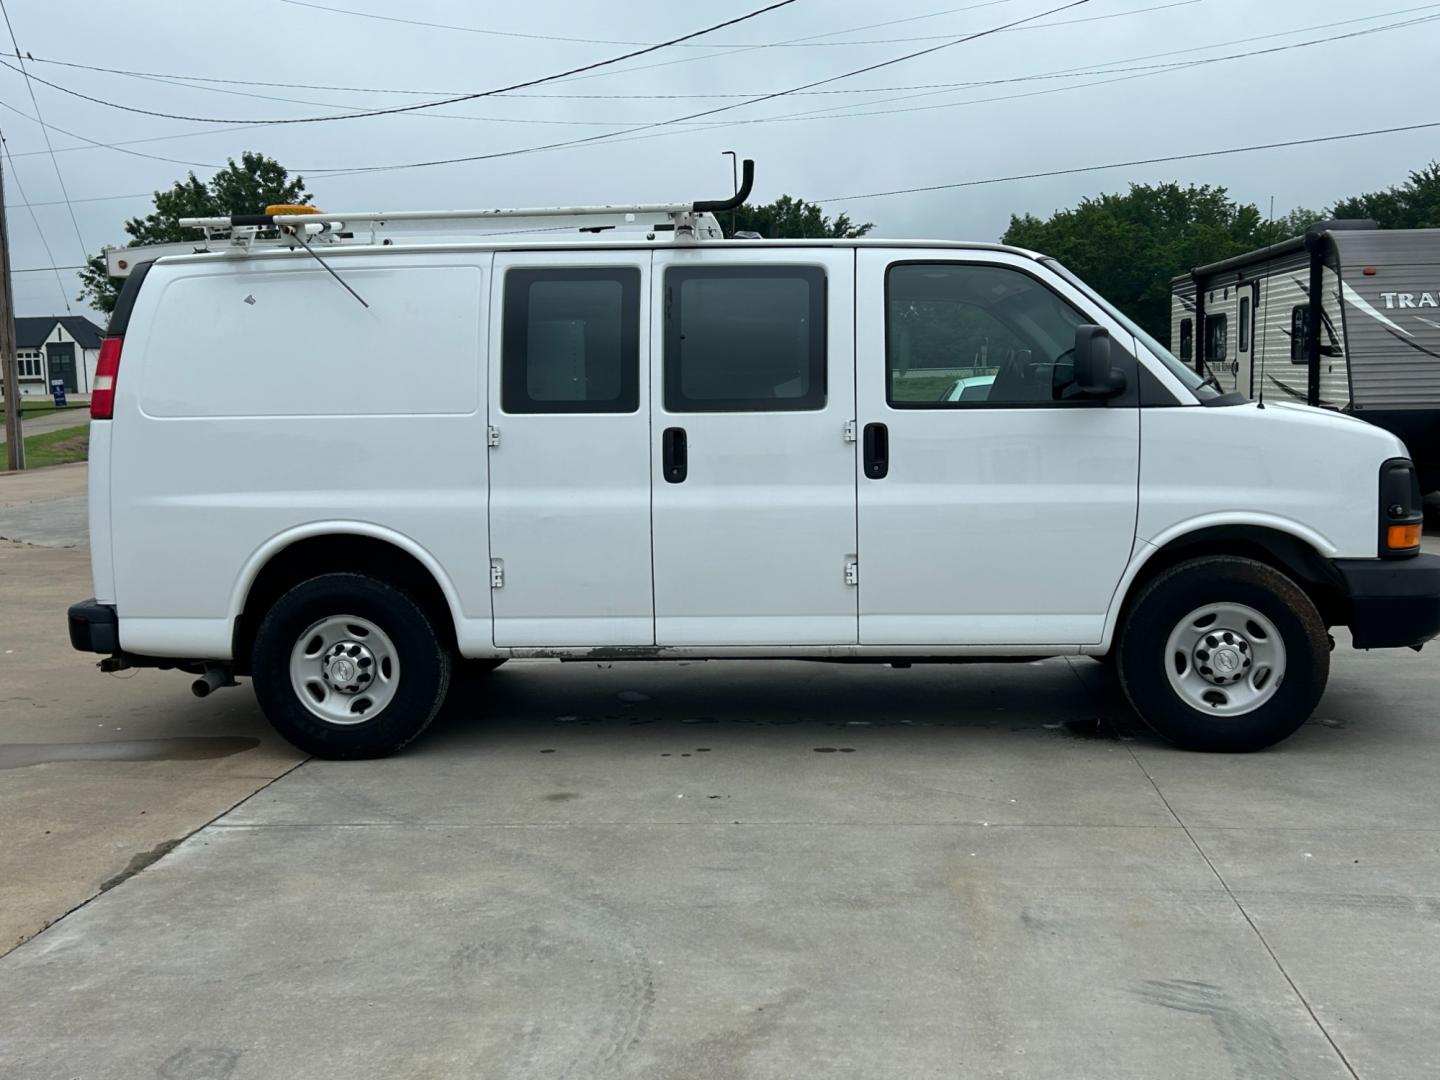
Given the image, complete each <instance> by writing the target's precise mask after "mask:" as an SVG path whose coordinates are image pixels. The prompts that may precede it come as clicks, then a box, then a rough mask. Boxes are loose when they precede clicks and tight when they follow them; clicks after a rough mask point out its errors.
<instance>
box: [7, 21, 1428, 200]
mask: <svg viewBox="0 0 1440 1080" xmlns="http://www.w3.org/2000/svg"><path fill="white" fill-rule="evenodd" d="M1436 7H1440V4H1435V3H1432V4H1424V5H1417V6H1414V7H1410V8H1403V9H1398V10H1395V11H1389V12H1383V13H1380V14H1379V15H1375V16H1366V17H1364V18H1360V19H1347V20H1341V21H1338V22H1331V23H1321V24H1317V25H1314V26H1309V27H1297V28H1293V29H1291V30H1285V31H1279V32H1275V33H1269V34H1262V35H1256V36H1253V37H1249V38H1239V39H1233V40H1231V41H1226V42H1216V43H1213V44H1210V45H1201V46H1192V47H1189V48H1186V49H1175V50H1169V51H1167V52H1162V53H1154V54H1148V55H1146V56H1139V57H1129V58H1126V59H1124V60H1115V61H1108V62H1107V64H1108V65H1109V66H1110V67H1111V68H1112V69H1114V70H1116V71H1124V70H1133V69H1123V68H1114V65H1117V64H1124V63H1129V62H1132V61H1135V60H1145V59H1152V58H1156V57H1163V56H1171V55H1181V54H1184V53H1193V52H1199V51H1205V50H1208V49H1215V48H1223V47H1225V46H1227V45H1236V44H1242V43H1245V42H1249V41H1259V40H1266V39H1270V38H1275V37H1282V36H1288V35H1291V34H1296V33H1302V32H1305V31H1307V30H1316V29H1324V28H1328V27H1333V26H1343V25H1352V24H1354V23H1356V22H1368V21H1372V20H1373V19H1375V18H1384V17H1387V16H1390V15H1396V14H1406V13H1409V12H1414V11H1425V10H1433V9H1434V8H1436ZM1420 21H1426V20H1413V22H1420ZM1398 25H1409V24H1392V25H1391V26H1385V27H1374V28H1369V29H1367V30H1365V31H1361V32H1360V33H1370V32H1379V31H1381V30H1386V29H1392V28H1394V27H1395V26H1398ZM1349 36H1355V35H1337V36H1335V37H1331V38H1323V39H1317V40H1315V41H1308V42H1294V43H1290V44H1289V45H1287V46H1283V47H1282V48H1299V47H1303V46H1308V45H1312V44H1318V43H1319V42H1321V41H1331V40H1338V39H1339V38H1343V37H1349ZM1270 51H1278V50H1256V51H1255V52H1254V53H1240V54H1231V55H1228V56H1225V57H1206V58H1201V59H1199V60H1196V61H1188V62H1183V63H1179V64H1175V65H1153V67H1155V68H1157V69H1158V70H1142V71H1141V74H1140V75H1130V76H1126V77H1125V78H1123V79H1106V80H1098V81H1095V82H1090V83H1083V84H1079V85H1074V86H1067V87H1060V88H1056V89H1052V90H1048V91H1040V92H1038V93H1031V94H1017V95H1006V96H1001V97H987V98H978V99H969V100H966V101H959V102H946V103H943V104H941V105H935V106H925V107H922V108H927V109H933V108H953V107H960V106H964V105H971V104H985V103H989V102H994V101H1005V100H1013V99H1015V98H1024V97H1033V96H1039V94H1044V93H1056V92H1061V91H1065V90H1074V89H1083V88H1086V87H1089V86H1097V85H1105V84H1108V83H1112V82H1120V81H1127V79H1129V78H1139V77H1144V76H1145V75H1151V74H1163V73H1165V72H1166V71H1173V70H1177V69H1183V68H1184V67H1189V66H1195V65H1198V64H1204V63H1211V62H1218V61H1220V60H1229V59H1236V58H1239V57H1242V56H1249V55H1255V54H1258V53H1263V52H1270ZM1105 73H1107V72H1105V71H1104V70H1102V69H1095V70H1091V71H1083V70H1079V69H1070V70H1068V71H1056V72H1045V73H1040V74H1035V75H1028V76H1014V77H1011V78H1010V79H1001V80H986V81H985V82H983V83H977V84H939V85H940V86H941V87H946V88H948V87H949V86H950V85H956V86H967V85H993V84H996V83H1003V82H1023V81H1028V80H1032V79H1046V78H1059V77H1070V76H1079V75H1085V74H1105ZM893 89H904V88H903V87H895V88H893ZM784 93H785V92H784V91H779V92H777V96H778V95H779V94H784ZM761 96H764V95H761ZM915 96H921V97H923V96H926V95H923V94H921V95H915ZM892 100H904V99H903V98H897V99H892ZM881 104H883V102H882V103H881ZM0 106H3V107H5V108H9V109H11V110H12V111H15V112H17V113H18V114H19V115H21V116H25V115H26V114H24V113H23V112H20V111H19V110H15V109H13V107H12V106H9V105H6V104H5V103H4V102H0ZM904 111H913V110H876V111H874V112H873V113H853V114H849V115H880V114H885V113H893V112H904ZM844 115H846V114H839V115H837V117H836V118H840V117H841V116H844ZM820 118H824V117H823V115H822V114H790V115H788V116H782V117H773V118H772V117H759V118H753V119H749V120H737V121H731V122H729V123H728V124H720V125H716V126H717V127H721V126H735V125H739V124H749V123H763V122H769V121H772V120H774V121H782V120H803V119H820ZM28 119H31V120H32V121H33V120H34V118H33V117H28ZM662 123H664V122H662ZM56 130H59V131H61V132H62V133H64V134H68V135H71V136H72V137H74V138H77V139H80V140H81V141H83V142H86V143H87V144H89V145H88V147H71V148H66V149H70V150H78V149H87V148H107V149H114V150H117V151H119V152H121V153H131V154H135V155H136V156H139V157H145V158H151V159H154V160H162V161H169V162H175V163H178V164H187V165H195V166H201V167H206V168H216V169H218V168H223V166H220V165H213V164H209V163H203V162H189V161H184V160H182V159H175V158H164V157H158V156H157V155H150V154H141V153H138V152H136V151H129V150H126V149H124V144H118V143H117V144H110V143H103V142H99V141H97V140H93V139H88V138H87V137H85V136H82V135H79V134H77V133H75V132H68V131H65V129H63V128H57V129H56ZM222 130H223V129H222ZM235 130H248V129H247V128H244V127H240V128H236V129H235ZM632 130H636V129H632ZM209 133H213V132H188V133H184V134H181V135H173V136H163V135H162V136H151V137H149V138H146V139H137V140H130V142H154V141H163V140H167V139H172V138H185V137H190V136H193V135H198V134H209ZM661 134H664V132H657V133H656V134H651V135H635V136H632V138H642V139H644V138H655V137H657V135H661ZM585 141H587V140H575V141H574V142H585ZM616 141H622V142H623V141H631V139H619V138H617V139H616ZM555 145H564V144H555ZM532 149H533V148H532ZM43 152H44V151H32V153H43ZM62 152H64V151H63V150H62ZM526 152H531V151H530V150H526V149H521V150H517V151H506V152H502V153H501V154H500V155H498V156H505V155H506V154H512V153H526ZM20 156H25V155H24V154H22V155H20ZM463 160H476V159H463ZM403 167H407V166H382V167H378V168H380V169H384V168H403ZM295 171H296V172H305V173H310V174H311V175H325V174H329V175H343V174H348V173H350V172H353V171H370V170H349V169H296V170H295ZM145 197H148V194H147V193H139V192H137V193H134V194H130V195H122V196H101V197H99V200H104V199H111V198H117V199H118V198H145ZM76 201H98V200H76ZM40 205H47V204H40Z"/></svg>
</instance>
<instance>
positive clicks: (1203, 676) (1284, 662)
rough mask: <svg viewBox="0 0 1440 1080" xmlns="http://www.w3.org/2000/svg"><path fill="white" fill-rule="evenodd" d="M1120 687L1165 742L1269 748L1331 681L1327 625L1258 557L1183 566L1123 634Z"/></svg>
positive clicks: (1170, 573)
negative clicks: (1256, 558)
mask: <svg viewBox="0 0 1440 1080" xmlns="http://www.w3.org/2000/svg"><path fill="white" fill-rule="evenodd" d="M1119 669H1120V682H1121V685H1122V686H1123V687H1124V688H1125V694H1126V696H1127V697H1128V698H1129V699H1130V703H1131V704H1132V705H1133V706H1134V707H1135V711H1136V712H1137V713H1139V715H1140V718H1141V719H1142V720H1144V721H1145V723H1146V724H1148V725H1149V726H1150V727H1151V728H1153V729H1154V730H1155V731H1156V732H1157V733H1158V734H1160V735H1163V736H1164V737H1165V738H1167V739H1169V740H1170V741H1171V742H1173V743H1175V744H1177V745H1179V746H1183V747H1186V748H1187V749H1192V750H1214V751H1230V752H1245V751H1251V750H1261V749H1264V748H1265V747H1267V746H1272V745H1274V744H1275V743H1277V742H1279V741H1280V740H1282V739H1284V738H1286V737H1287V736H1289V735H1291V734H1293V733H1294V732H1295V731H1296V730H1297V729H1299V727H1300V725H1302V724H1303V723H1305V721H1306V720H1308V719H1309V718H1310V714H1311V713H1312V712H1313V711H1314V709H1315V706H1316V705H1317V704H1318V703H1319V701H1320V696H1321V695H1322V694H1323V693H1324V692H1325V684H1326V681H1327V680H1328V679H1329V675H1330V646H1329V639H1328V637H1327V636H1326V633H1325V624H1324V622H1323V621H1322V620H1321V618H1320V614H1319V612H1317V611H1316V610H1315V605H1314V604H1313V603H1312V602H1311V600H1310V598H1309V597H1308V596H1306V595H1305V593H1304V591H1302V590H1301V589H1300V588H1299V586H1297V585H1296V584H1295V583H1294V582H1293V581H1291V580H1290V579H1289V578H1288V577H1286V576H1285V575H1284V574H1281V573H1280V572H1279V571H1277V570H1275V569H1273V568H1272V567H1270V566H1267V565H1265V564H1264V563H1261V562H1257V561H1255V560H1254V559H1246V558H1240V557H1237V556H1229V555H1222V556H1210V557H1206V558H1200V559H1194V560H1191V561H1190V562H1185V563H1181V564H1179V565H1178V566H1174V567H1171V568H1170V569H1168V570H1165V571H1164V572H1162V573H1160V574H1159V575H1157V576H1156V577H1155V578H1154V580H1152V581H1150V582H1149V583H1147V584H1146V585H1145V586H1144V587H1143V589H1142V590H1141V592H1140V594H1139V596H1138V597H1137V598H1136V600H1135V604H1134V606H1133V607H1132V608H1131V611H1130V615H1129V618H1128V619H1127V620H1126V623H1125V626H1124V627H1123V629H1122V631H1121V636H1120V644H1119Z"/></svg>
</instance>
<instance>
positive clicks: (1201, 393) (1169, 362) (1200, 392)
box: [1043, 259, 1220, 401]
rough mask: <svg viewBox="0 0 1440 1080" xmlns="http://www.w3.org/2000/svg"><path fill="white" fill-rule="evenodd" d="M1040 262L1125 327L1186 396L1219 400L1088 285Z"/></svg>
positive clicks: (1055, 265) (1054, 264) (1061, 268)
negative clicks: (1167, 371) (1182, 387)
mask: <svg viewBox="0 0 1440 1080" xmlns="http://www.w3.org/2000/svg"><path fill="white" fill-rule="evenodd" d="M1043 261H1044V263H1045V265H1047V266H1048V267H1050V269H1052V270H1054V271H1055V272H1056V273H1057V274H1059V275H1060V276H1061V277H1063V278H1064V279H1065V280H1066V281H1068V282H1069V283H1070V284H1071V285H1074V286H1075V288H1077V289H1079V290H1080V291H1081V292H1083V293H1084V294H1085V295H1086V296H1088V297H1089V298H1090V299H1091V300H1094V301H1095V303H1097V304H1099V305H1100V306H1101V307H1102V308H1103V309H1104V310H1105V313H1106V314H1107V315H1109V316H1110V317H1111V318H1112V319H1114V320H1115V321H1116V322H1118V323H1119V324H1120V325H1121V326H1123V327H1125V329H1126V330H1129V331H1130V333H1132V334H1134V335H1135V337H1136V338H1137V339H1138V340H1139V341H1140V344H1142V345H1144V346H1145V347H1146V348H1147V349H1149V350H1150V353H1151V355H1152V356H1154V357H1155V358H1156V359H1157V360H1159V361H1160V362H1161V363H1162V364H1164V365H1165V366H1166V367H1167V368H1169V369H1170V372H1171V374H1173V375H1174V376H1175V377H1176V378H1177V379H1179V380H1180V381H1181V382H1182V383H1184V384H1185V386H1186V387H1187V388H1188V389H1189V390H1190V392H1191V393H1193V394H1194V395H1195V396H1196V397H1197V398H1200V399H1201V400H1202V401H1204V400H1206V399H1207V398H1213V397H1219V396H1220V391H1219V390H1217V389H1216V388H1215V387H1214V386H1213V385H1211V384H1210V383H1208V382H1206V381H1205V380H1204V379H1202V378H1201V377H1200V376H1199V375H1197V374H1196V373H1195V371H1194V370H1193V369H1192V368H1189V367H1187V366H1186V365H1185V364H1183V363H1182V362H1181V361H1180V360H1179V359H1178V358H1177V357H1176V356H1175V354H1174V353H1172V352H1171V351H1170V350H1169V349H1167V348H1166V347H1165V346H1164V345H1161V344H1160V342H1158V341H1156V340H1155V339H1154V338H1153V337H1151V336H1150V335H1149V334H1147V333H1146V332H1145V330H1144V329H1143V328H1142V327H1141V326H1139V325H1138V324H1137V323H1136V322H1135V320H1134V319H1132V318H1130V317H1129V316H1128V315H1126V314H1125V313H1124V312H1123V311H1121V310H1120V309H1119V308H1117V307H1116V306H1115V305H1114V304H1112V303H1110V301H1109V300H1106V299H1105V298H1104V297H1103V296H1101V295H1100V294H1099V293H1097V292H1096V291H1095V290H1094V289H1092V288H1091V287H1090V286H1089V285H1086V284H1085V282H1083V281H1081V280H1080V278H1078V277H1076V276H1075V275H1074V274H1072V273H1071V272H1070V271H1069V270H1067V269H1066V268H1065V267H1064V266H1063V265H1062V264H1061V263H1060V262H1058V261H1057V260H1055V259H1045V260H1043Z"/></svg>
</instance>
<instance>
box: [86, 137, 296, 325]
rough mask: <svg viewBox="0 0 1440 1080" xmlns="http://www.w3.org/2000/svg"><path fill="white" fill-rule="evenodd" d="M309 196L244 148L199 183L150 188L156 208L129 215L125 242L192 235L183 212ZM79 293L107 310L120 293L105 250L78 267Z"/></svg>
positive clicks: (276, 166)
mask: <svg viewBox="0 0 1440 1080" xmlns="http://www.w3.org/2000/svg"><path fill="white" fill-rule="evenodd" d="M310 199H311V196H310V195H309V194H308V193H306V191H305V180H304V178H303V177H300V176H296V177H294V178H293V179H292V178H291V176H290V174H289V173H288V172H287V171H286V169H285V167H284V166H283V165H281V164H280V163H279V162H278V161H276V160H275V159H274V158H268V157H265V156H264V155H263V154H253V153H250V152H248V151H247V152H245V153H243V154H241V155H240V164H238V165H237V164H236V163H235V159H234V158H229V159H228V164H227V165H226V167H225V168H223V169H221V170H220V171H219V172H217V173H216V174H215V175H214V176H212V177H211V178H210V180H209V182H208V183H207V182H202V181H201V180H199V179H198V178H197V177H196V176H195V174H194V173H193V172H192V173H191V174H190V175H189V176H187V177H186V178H185V179H184V180H177V181H175V183H174V185H173V186H172V187H171V188H170V190H168V191H157V192H155V209H154V210H153V211H152V212H150V213H149V214H146V215H145V216H144V217H143V218H140V217H134V218H131V219H130V220H129V221H127V222H126V223H125V232H126V233H127V234H128V235H129V237H130V239H129V241H128V243H127V244H126V246H127V247H138V246H139V245H141V244H173V243H178V242H181V241H184V240H194V239H195V238H196V237H197V236H198V234H197V233H196V232H195V230H194V229H182V228H181V227H180V225H179V220H180V219H181V218H185V217H216V216H221V215H225V214H258V213H259V212H260V211H261V210H263V209H264V208H265V207H266V206H269V205H272V204H274V203H291V204H298V205H306V204H308V203H309V202H310ZM80 283H81V287H80V296H79V297H78V298H77V299H80V300H86V301H89V303H90V304H91V305H93V306H94V307H96V308H99V309H100V310H101V311H104V312H107V313H108V312H110V311H112V310H113V309H114V307H115V298H116V297H117V296H118V295H119V292H120V279H118V278H112V277H110V276H109V275H108V274H107V273H106V270H105V256H104V254H103V253H102V254H100V255H92V256H91V257H90V258H89V259H88V260H86V264H85V269H84V270H82V271H81V272H80Z"/></svg>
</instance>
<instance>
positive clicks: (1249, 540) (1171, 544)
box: [1099, 521, 1348, 652]
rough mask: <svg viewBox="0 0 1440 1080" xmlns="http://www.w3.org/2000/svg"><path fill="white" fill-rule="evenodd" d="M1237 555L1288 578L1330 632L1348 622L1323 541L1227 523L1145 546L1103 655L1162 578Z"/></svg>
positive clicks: (1260, 525)
mask: <svg viewBox="0 0 1440 1080" xmlns="http://www.w3.org/2000/svg"><path fill="white" fill-rule="evenodd" d="M1207 555H1235V556H1239V557H1241V558H1248V559H1254V560H1255V561H1257V562H1260V563H1264V564H1265V565H1267V566H1270V567H1271V568H1273V569H1275V570H1278V571H1279V572H1280V573H1282V574H1284V575H1285V576H1286V577H1288V578H1289V579H1290V580H1291V581H1293V582H1294V583H1295V584H1296V585H1297V586H1299V587H1300V589H1301V590H1302V591H1304V593H1305V594H1306V595H1307V596H1308V597H1310V600H1311V602H1312V603H1314V605H1315V607H1316V609H1317V610H1318V611H1319V612H1320V617H1321V619H1323V620H1324V622H1325V625H1326V626H1336V625H1339V624H1341V623H1344V622H1346V621H1348V611H1347V604H1346V599H1345V591H1344V584H1343V582H1342V581H1341V580H1340V577H1339V575H1338V573H1337V572H1336V570H1335V568H1334V565H1333V563H1332V562H1331V561H1330V560H1331V558H1332V557H1333V555H1334V549H1333V547H1332V546H1331V545H1330V544H1329V542H1328V541H1326V540H1325V539H1324V538H1323V537H1321V536H1320V535H1319V534H1318V533H1315V532H1313V531H1311V530H1309V529H1306V528H1304V527H1303V526H1298V525H1294V524H1293V523H1290V522H1283V523H1280V522H1256V521H1223V522H1214V521H1211V522H1196V523H1190V524H1188V525H1181V526H1176V527H1175V528H1172V529H1170V530H1168V531H1167V532H1165V533H1163V534H1160V535H1159V536H1157V537H1156V539H1155V540H1154V541H1153V542H1147V541H1141V542H1140V543H1138V544H1137V545H1136V552H1135V555H1134V557H1133V558H1132V560H1131V565H1130V566H1129V568H1128V569H1127V570H1126V574H1125V578H1124V579H1123V580H1122V581H1121V583H1120V586H1119V588H1117V589H1116V590H1115V599H1114V601H1113V602H1112V604H1111V607H1110V612H1109V614H1108V615H1107V617H1106V620H1105V633H1104V637H1103V641H1102V648H1101V649H1100V650H1099V651H1101V652H1106V651H1108V650H1109V649H1110V648H1111V646H1112V645H1113V643H1114V640H1115V635H1116V632H1117V630H1118V629H1119V627H1120V624H1121V622H1122V621H1123V619H1124V617H1125V615H1126V614H1127V613H1128V611H1129V608H1130V606H1131V604H1133V602H1134V600H1135V597H1136V596H1138V595H1139V593H1140V591H1141V590H1142V589H1143V588H1144V587H1145V585H1146V584H1147V583H1148V582H1149V581H1150V580H1151V579H1153V578H1154V577H1155V576H1156V575H1157V574H1159V573H1162V572H1163V571H1165V570H1168V569H1169V568H1170V567H1172V566H1175V565H1177V564H1179V563H1182V562H1186V561H1188V560H1190V559H1196V558H1201V557H1204V556H1207Z"/></svg>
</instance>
